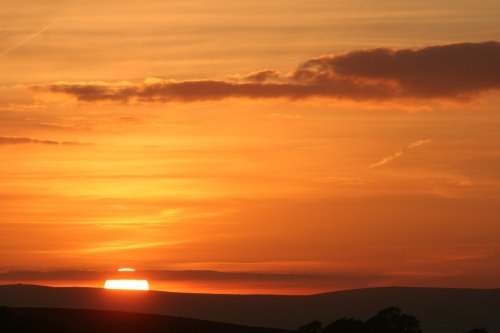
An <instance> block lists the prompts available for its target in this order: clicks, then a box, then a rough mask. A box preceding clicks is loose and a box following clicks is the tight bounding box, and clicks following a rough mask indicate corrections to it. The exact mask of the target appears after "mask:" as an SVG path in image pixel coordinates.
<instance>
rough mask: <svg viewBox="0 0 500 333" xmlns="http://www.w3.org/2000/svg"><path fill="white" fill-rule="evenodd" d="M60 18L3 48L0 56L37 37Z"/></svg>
mask: <svg viewBox="0 0 500 333" xmlns="http://www.w3.org/2000/svg"><path fill="white" fill-rule="evenodd" d="M60 21H61V20H57V21H55V22H52V23H50V24H49V25H46V26H45V27H43V28H42V29H40V30H38V31H37V32H35V33H34V34H31V35H30V36H28V37H26V38H25V39H23V40H22V41H20V42H19V43H17V44H15V45H13V46H11V47H9V48H7V49H5V50H3V51H2V52H0V57H3V56H5V55H7V54H9V53H11V52H13V51H15V50H16V49H18V48H20V47H21V46H23V45H24V44H26V43H28V42H29V41H30V40H32V39H33V38H35V37H37V36H38V35H40V34H41V33H43V32H44V31H47V30H48V29H50V28H52V27H53V26H54V25H56V24H57V23H59V22H60Z"/></svg>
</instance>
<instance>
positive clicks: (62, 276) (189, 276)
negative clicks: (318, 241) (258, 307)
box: [0, 270, 380, 282]
mask: <svg viewBox="0 0 500 333" xmlns="http://www.w3.org/2000/svg"><path fill="white" fill-rule="evenodd" d="M113 274H116V273H115V272H114V271H78V270H67V271H7V272H0V281H24V282H26V281H57V280H59V281H101V280H104V279H105V278H106V277H107V276H109V275H113ZM136 274H137V275H141V276H144V277H145V278H148V279H151V280H153V281H247V282H263V281H282V282H285V281H350V280H371V279H375V278H378V277H379V276H380V275H379V274H373V275H370V274H358V273H337V274H316V273H310V274H308V273H265V272H221V271H213V270H183V271H175V270H144V271H140V272H138V273H136Z"/></svg>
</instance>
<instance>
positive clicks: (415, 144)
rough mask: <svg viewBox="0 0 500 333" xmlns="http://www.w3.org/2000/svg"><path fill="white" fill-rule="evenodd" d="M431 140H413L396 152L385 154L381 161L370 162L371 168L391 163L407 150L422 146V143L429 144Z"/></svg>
mask: <svg viewBox="0 0 500 333" xmlns="http://www.w3.org/2000/svg"><path fill="white" fill-rule="evenodd" d="M429 142H431V140H430V139H424V140H418V141H415V142H412V143H410V144H409V145H407V146H405V147H403V148H402V149H400V150H398V151H397V152H395V153H394V154H391V155H388V156H385V157H384V158H382V159H381V160H380V161H378V162H375V163H373V164H370V168H377V167H381V166H383V165H386V164H387V163H389V162H391V161H393V160H395V159H397V158H399V157H401V156H403V154H404V153H405V152H406V151H408V150H410V149H413V148H417V147H419V146H422V145H425V144H427V143H429Z"/></svg>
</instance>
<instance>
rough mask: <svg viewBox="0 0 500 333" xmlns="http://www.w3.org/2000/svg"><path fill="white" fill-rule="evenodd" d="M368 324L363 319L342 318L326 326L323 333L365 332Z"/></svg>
mask: <svg viewBox="0 0 500 333" xmlns="http://www.w3.org/2000/svg"><path fill="white" fill-rule="evenodd" d="M365 332H367V330H366V324H365V323H364V322H363V321H362V320H357V319H353V318H341V319H338V320H335V321H334V322H333V323H331V324H330V325H328V326H326V327H325V329H324V330H323V333H365Z"/></svg>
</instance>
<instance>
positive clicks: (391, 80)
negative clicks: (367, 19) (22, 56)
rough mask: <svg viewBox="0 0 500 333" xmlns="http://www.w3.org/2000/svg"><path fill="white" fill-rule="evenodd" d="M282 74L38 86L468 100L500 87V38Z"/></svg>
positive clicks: (363, 53) (326, 60)
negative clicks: (234, 77) (224, 78)
mask: <svg viewBox="0 0 500 333" xmlns="http://www.w3.org/2000/svg"><path fill="white" fill-rule="evenodd" d="M279 79H280V74H279V73H278V72H277V71H274V70H271V69H266V70H263V71H259V72H255V73H251V74H249V75H248V76H246V77H244V78H243V79H242V80H241V81H237V82H234V81H224V80H196V81H195V80H192V81H166V80H154V81H146V82H145V83H141V84H135V85H113V84H103V83H98V84H97V83H58V84H52V85H47V86H35V87H33V88H34V89H35V90H38V91H43V92H50V93H62V94H67V95H71V96H74V97H75V98H76V99H77V100H79V101H86V102H93V101H119V102H128V101H130V100H136V101H142V102H170V101H177V102H193V101H207V100H221V99H225V98H286V99H307V98H313V97H323V98H334V99H342V98H344V99H350V100H359V101H363V100H389V99H434V98H446V99H468V98H471V97H473V96H474V95H477V94H478V93H481V92H484V91H488V90H495V89H500V43H498V42H484V43H462V44H452V45H441V46H430V47H424V48H417V49H398V50H393V49H389V48H377V49H368V50H358V51H352V52H347V53H342V54H333V55H325V56H321V57H318V58H315V59H311V60H308V61H306V62H305V63H303V64H302V65H300V66H299V67H298V68H297V69H296V70H294V71H292V72H291V73H289V74H288V76H287V77H286V78H285V79H283V80H281V81H280V80H279Z"/></svg>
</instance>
